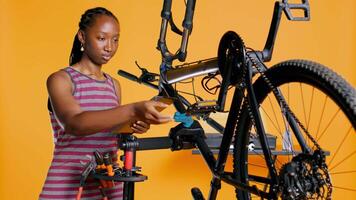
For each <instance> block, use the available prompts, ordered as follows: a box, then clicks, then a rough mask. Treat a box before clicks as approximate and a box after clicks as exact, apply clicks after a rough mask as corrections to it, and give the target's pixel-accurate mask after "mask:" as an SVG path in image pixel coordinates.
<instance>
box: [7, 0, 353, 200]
mask: <svg viewBox="0 0 356 200" xmlns="http://www.w3.org/2000/svg"><path fill="white" fill-rule="evenodd" d="M162 2H163V1H162V0H144V1H129V0H126V1H124V0H62V1H46V0H31V1H25V0H0V27H1V31H0V67H1V72H0V89H1V98H0V119H1V120H0V161H1V162H0V163H1V165H0V198H1V199H37V198H38V194H39V192H40V191H41V188H42V184H43V182H44V179H45V176H46V174H47V170H48V167H49V164H50V162H51V158H52V152H53V140H52V133H51V128H50V122H49V115H48V111H47V105H46V104H47V91H46V79H47V77H48V75H49V74H51V73H52V72H54V71H56V70H59V69H61V68H64V67H66V66H68V59H69V54H70V50H71V48H72V43H73V39H74V35H75V33H76V31H77V29H78V23H79V19H80V16H81V14H82V13H83V12H84V11H85V10H86V9H88V8H91V7H95V6H103V7H106V8H108V9H109V10H111V11H112V12H113V13H114V14H115V15H117V17H118V19H119V21H120V25H121V34H120V35H121V36H120V42H119V49H118V52H117V54H116V56H115V57H114V59H112V61H110V63H109V64H107V65H105V66H104V67H103V69H104V71H106V72H108V73H109V74H110V75H112V76H113V77H115V78H117V79H118V80H119V81H120V83H121V86H122V95H123V96H122V102H123V103H124V104H126V103H131V102H135V101H140V100H147V99H150V98H151V97H152V96H153V95H155V94H156V91H154V90H152V89H149V88H147V87H145V86H142V85H139V84H135V83H133V82H130V81H128V80H125V79H123V78H121V77H119V76H118V75H117V74H116V72H117V70H118V69H123V70H126V71H129V72H132V73H134V74H137V75H138V74H139V70H138V69H137V68H136V67H135V64H134V61H136V60H137V61H138V62H139V64H140V65H142V66H144V67H146V68H147V69H149V70H151V71H154V72H158V67H159V66H158V65H159V64H160V53H159V52H158V51H157V50H156V49H155V48H156V44H157V39H158V37H159V30H160V23H161V18H160V12H161V9H162ZM310 4H311V6H310V7H311V21H310V22H291V21H287V20H286V18H285V16H283V19H282V21H281V24H280V30H279V33H278V36H277V40H276V45H275V51H274V55H273V60H272V61H271V64H273V63H277V62H279V61H282V60H287V59H291V58H304V59H309V60H315V61H318V62H319V63H322V64H324V65H326V66H329V67H330V68H332V69H333V70H334V71H336V72H338V73H339V74H340V75H341V76H343V77H344V78H345V79H346V80H347V81H348V82H349V83H350V84H351V85H353V86H354V87H355V85H356V57H355V54H356V12H355V11H356V2H355V1H353V0H341V1H332V0H323V1H318V0H310ZM273 5H274V1H272V0H270V1H266V0H257V1H242V0H241V1H239V0H224V1H218V0H209V1H199V0H198V1H197V4H196V10H195V16H194V28H193V33H192V35H191V37H190V40H189V46H188V57H187V61H196V60H199V59H204V58H210V57H215V56H216V55H217V46H218V43H219V40H220V38H221V36H222V35H223V34H224V33H225V32H226V31H228V30H234V31H236V32H238V33H239V34H240V35H241V36H242V38H243V39H244V41H245V44H246V46H249V47H253V48H255V49H261V48H263V46H264V42H265V39H266V36H267V33H268V28H269V25H270V20H271V15H272V10H273ZM172 12H173V14H174V17H175V18H174V19H175V21H176V24H177V25H181V22H182V17H183V13H184V1H183V0H180V1H174V4H173V8H172ZM167 41H168V45H169V47H170V48H171V49H176V48H177V47H178V46H179V44H180V40H179V38H178V37H176V36H173V35H172V34H170V35H169V37H168V40H167ZM173 51H175V50H173ZM198 86H199V84H197V87H198ZM198 92H200V94H201V95H204V93H203V91H202V90H198ZM165 112H167V113H173V109H168V110H167V111H165ZM173 125H175V123H173V122H172V123H169V124H166V125H162V126H154V127H152V128H151V130H150V131H149V132H148V133H147V134H146V135H144V136H143V137H147V136H165V135H167V133H168V131H169V128H170V127H171V126H173ZM137 159H138V161H137V165H138V166H141V167H143V174H145V175H148V181H146V182H144V183H138V184H136V191H137V192H136V198H137V199H171V200H173V199H177V200H181V199H191V196H190V188H192V187H194V186H199V187H200V188H201V189H202V191H203V192H204V194H205V195H206V194H207V193H208V191H209V189H208V188H209V185H210V179H211V175H210V172H209V170H208V168H207V167H206V166H205V163H204V161H203V159H202V158H201V157H199V156H197V155H192V154H191V151H181V152H174V153H171V152H170V150H163V151H150V152H140V153H139V154H138V158H137ZM230 162H231V160H229V163H230ZM224 186H225V184H223V189H222V190H221V193H220V195H219V199H232V198H233V196H234V194H233V188H232V187H231V186H226V187H224Z"/></svg>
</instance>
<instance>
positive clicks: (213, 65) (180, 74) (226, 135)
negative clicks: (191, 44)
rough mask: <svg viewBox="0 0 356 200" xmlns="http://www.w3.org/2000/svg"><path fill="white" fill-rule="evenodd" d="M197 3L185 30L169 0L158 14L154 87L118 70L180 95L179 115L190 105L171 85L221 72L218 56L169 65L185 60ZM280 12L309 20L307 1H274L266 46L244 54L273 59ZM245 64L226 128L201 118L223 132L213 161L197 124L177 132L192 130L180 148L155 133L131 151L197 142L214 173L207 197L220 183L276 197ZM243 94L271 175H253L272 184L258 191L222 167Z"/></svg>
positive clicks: (220, 106)
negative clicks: (172, 39)
mask: <svg viewBox="0 0 356 200" xmlns="http://www.w3.org/2000/svg"><path fill="white" fill-rule="evenodd" d="M195 3H196V0H187V6H186V11H185V18H184V21H183V31H180V30H179V29H178V28H177V27H176V26H175V24H174V22H173V20H172V16H171V5H172V0H164V3H163V9H162V12H161V17H162V22H161V30H160V36H159V40H158V49H159V50H160V52H161V55H162V63H161V65H160V81H159V84H158V85H154V84H152V83H150V82H147V81H141V80H140V79H139V78H137V77H136V76H134V75H132V74H130V73H127V72H124V71H119V74H120V75H122V76H124V77H126V78H129V79H131V80H134V81H137V82H139V83H144V84H146V85H148V86H150V87H153V88H155V89H158V90H159V95H160V96H164V97H169V98H176V99H179V100H177V101H174V106H175V108H176V110H177V111H178V112H180V113H186V111H187V109H186V106H190V103H189V102H188V101H187V100H186V99H185V98H184V97H182V96H180V95H179V94H178V93H177V92H176V90H175V89H174V88H173V86H172V84H174V83H177V82H179V81H182V80H185V79H189V78H193V77H196V76H200V75H204V74H208V73H215V72H217V71H218V70H219V66H218V59H219V58H212V59H209V60H206V61H202V62H197V63H194V64H191V65H188V66H186V67H184V69H183V68H177V69H173V67H172V63H173V61H174V60H176V59H178V60H179V61H181V62H183V61H185V58H186V55H187V46H188V40H189V35H190V33H191V32H192V27H193V26H192V25H193V23H192V21H193V15H194V8H195ZM291 9H302V10H304V17H293V15H292V14H291V11H290V10H291ZM282 12H284V13H285V14H286V16H287V18H288V19H289V20H309V18H310V11H309V2H308V0H302V4H289V3H288V1H287V0H282V1H281V2H275V6H274V12H273V18H272V21H271V25H270V30H269V34H268V37H267V40H266V43H265V46H264V49H263V50H262V51H253V52H246V54H249V56H250V57H252V58H254V59H258V60H260V61H263V62H268V61H270V60H271V58H272V53H273V47H274V43H275V39H276V35H277V32H278V27H279V24H280V20H281V16H282ZM168 23H169V24H170V25H171V28H172V31H173V32H175V33H177V34H180V35H182V41H181V46H180V48H179V50H178V51H177V53H176V54H172V53H171V52H170V51H169V49H168V47H167V44H166V40H165V39H166V33H167V28H168ZM230 65H231V63H230ZM245 65H246V66H245V69H246V74H247V76H246V77H245V79H244V80H243V83H244V84H240V85H236V87H235V91H234V94H233V98H232V102H231V107H230V112H229V114H228V118H227V122H226V126H225V128H223V127H222V126H221V125H219V124H218V123H217V122H215V121H214V120H212V119H210V118H206V119H205V120H206V121H207V122H208V124H210V125H211V126H212V127H213V128H215V129H217V130H218V131H219V132H220V133H222V134H223V137H222V141H221V146H220V150H219V153H218V157H217V159H215V157H214V156H213V153H212V152H211V150H210V149H209V147H208V145H207V144H206V142H205V141H204V138H203V137H202V135H203V134H204V133H201V131H200V130H199V127H193V128H191V129H189V127H188V128H187V127H183V128H182V127H181V129H180V130H184V131H187V132H189V131H191V133H189V134H190V135H189V136H191V137H189V138H188V139H187V138H186V139H183V140H182V141H179V142H182V144H183V146H181V147H179V148H177V141H175V138H172V137H157V138H145V139H137V142H138V144H137V146H136V149H134V151H136V150H153V149H165V148H171V149H172V150H180V149H185V148H192V147H194V146H197V147H198V148H199V150H200V152H201V154H202V156H203V158H204V160H205V162H206V163H207V165H208V167H209V169H210V171H211V172H212V174H213V178H212V180H211V189H210V192H209V197H208V199H209V200H214V199H216V197H217V194H218V191H219V189H220V188H221V181H224V182H226V183H228V184H230V185H232V186H234V187H236V188H238V189H241V190H246V191H249V192H250V193H253V194H256V195H258V196H261V197H262V198H267V199H276V198H277V196H276V194H275V192H276V189H277V188H276V187H275V186H276V185H278V176H277V172H276V170H275V168H274V160H273V158H272V153H271V150H270V148H269V147H268V143H267V137H266V133H265V130H264V126H263V124H262V120H261V115H260V112H259V109H258V108H259V106H258V103H257V101H256V97H255V93H254V90H253V87H252V84H253V83H252V77H253V76H254V74H255V73H254V72H253V71H252V65H253V63H251V62H246V63H245ZM230 67H231V66H230ZM223 81H227V82H225V85H224V82H223V84H222V87H221V89H220V94H219V100H218V101H217V106H216V111H223V110H224V105H225V97H226V92H227V88H228V86H230V85H231V83H230V80H223ZM245 90H246V91H247V93H246V94H247V95H245V94H244V93H245ZM244 97H246V99H247V101H248V104H249V105H250V107H251V115H252V116H253V118H254V120H255V126H256V132H257V134H258V136H259V138H260V142H261V146H262V151H263V154H264V157H265V160H266V164H267V167H268V169H269V173H270V179H267V178H262V177H254V178H255V179H257V180H260V181H261V182H263V183H268V184H270V188H271V189H270V191H269V192H266V191H262V190H259V189H257V187H254V186H250V185H247V184H244V183H241V182H238V181H237V180H235V179H234V178H233V174H232V173H231V172H225V171H224V167H225V163H226V160H227V156H228V153H229V149H230V144H231V142H232V138H233V135H234V132H235V127H236V126H237V123H238V121H239V119H244V117H246V116H242V117H241V116H239V114H238V113H239V112H240V110H241V109H242V108H243V106H244V104H245V102H244ZM245 114H246V113H245ZM285 115H286V116H285V117H286V119H287V120H288V122H289V124H290V125H291V127H292V129H293V130H294V132H295V133H296V137H297V140H298V142H299V143H300V144H301V146H302V147H303V152H309V149H308V147H307V145H306V144H305V141H304V139H303V138H302V136H301V133H300V131H299V130H298V128H297V126H296V122H295V121H294V120H293V118H292V117H291V116H290V114H289V113H288V112H286V113H285ZM239 117H240V118H239ZM247 117H249V116H247ZM239 123H244V122H243V121H242V122H240V121H239ZM180 130H178V131H180ZM130 140H135V138H134V139H132V138H130ZM123 141H124V142H123V143H125V139H124V140H123ZM123 149H124V150H125V152H126V151H127V149H125V148H123ZM130 151H132V148H131V149H130ZM133 165H134V163H133ZM133 188H134V184H133V183H130V184H126V183H125V190H124V191H126V192H125V193H124V196H126V197H125V199H133V197H134V195H133Z"/></svg>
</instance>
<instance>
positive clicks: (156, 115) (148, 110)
mask: <svg viewBox="0 0 356 200" xmlns="http://www.w3.org/2000/svg"><path fill="white" fill-rule="evenodd" d="M167 106H168V105H167V104H165V103H162V102H158V101H153V100H150V101H141V102H137V103H135V104H134V112H135V116H136V117H137V118H138V120H141V121H144V122H147V123H149V124H163V123H167V122H169V121H171V120H172V117H171V116H169V115H163V114H161V113H160V112H159V111H160V110H163V109H164V108H166V107H167Z"/></svg>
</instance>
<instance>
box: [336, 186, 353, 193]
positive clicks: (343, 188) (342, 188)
mask: <svg viewBox="0 0 356 200" xmlns="http://www.w3.org/2000/svg"><path fill="white" fill-rule="evenodd" d="M333 188H337V189H341V190H347V191H351V192H356V189H354V188H345V187H338V186H333Z"/></svg>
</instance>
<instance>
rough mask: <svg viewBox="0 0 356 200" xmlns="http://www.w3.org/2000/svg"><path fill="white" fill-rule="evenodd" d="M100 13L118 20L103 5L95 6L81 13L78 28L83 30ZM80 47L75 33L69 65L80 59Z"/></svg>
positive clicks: (90, 24) (91, 23)
mask: <svg viewBox="0 0 356 200" xmlns="http://www.w3.org/2000/svg"><path fill="white" fill-rule="evenodd" d="M100 15H106V16H109V17H112V18H114V19H115V20H116V21H117V22H118V19H117V18H116V16H115V15H114V14H113V13H112V12H110V11H109V10H107V9H106V8H103V7H96V8H92V9H89V10H87V11H85V13H84V14H83V15H82V17H81V19H80V22H79V30H82V31H85V30H86V29H87V28H88V27H90V26H92V25H93V23H94V22H95V19H96V17H97V16H100ZM80 48H81V43H80V41H79V38H78V36H77V34H75V37H74V42H73V47H72V51H71V53H70V56H69V65H73V64H75V63H77V62H79V61H80V59H81V58H82V54H83V52H82V51H80Z"/></svg>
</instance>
